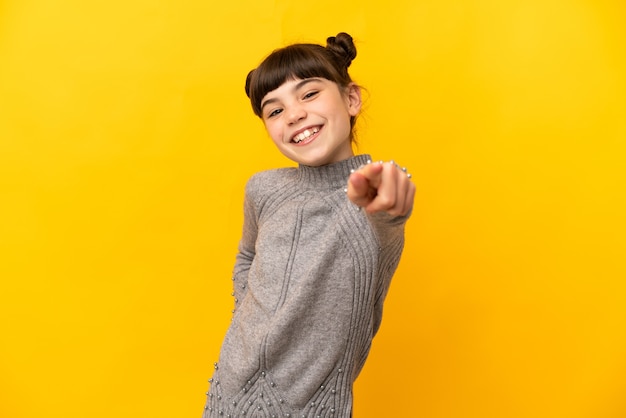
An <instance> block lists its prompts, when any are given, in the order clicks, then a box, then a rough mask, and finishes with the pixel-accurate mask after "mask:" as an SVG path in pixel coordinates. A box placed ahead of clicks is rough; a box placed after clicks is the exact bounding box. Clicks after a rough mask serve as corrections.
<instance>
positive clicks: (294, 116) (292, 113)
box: [287, 105, 306, 125]
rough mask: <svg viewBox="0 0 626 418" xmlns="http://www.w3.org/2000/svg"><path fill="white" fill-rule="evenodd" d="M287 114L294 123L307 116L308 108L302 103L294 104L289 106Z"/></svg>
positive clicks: (288, 119) (290, 122) (290, 121)
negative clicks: (301, 104)
mask: <svg viewBox="0 0 626 418" xmlns="http://www.w3.org/2000/svg"><path fill="white" fill-rule="evenodd" d="M287 116H288V118H287V121H288V123H289V124H290V125H293V124H295V123H298V122H299V121H301V120H302V119H304V118H306V110H305V109H304V107H302V106H300V105H293V106H291V107H289V109H288V114H287Z"/></svg>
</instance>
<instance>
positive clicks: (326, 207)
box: [203, 33, 415, 418]
mask: <svg viewBox="0 0 626 418" xmlns="http://www.w3.org/2000/svg"><path fill="white" fill-rule="evenodd" d="M355 57H356V48H355V46H354V43H353V41H352V38H351V37H350V35H348V34H346V33H340V34H338V35H337V36H336V37H330V38H328V40H327V45H326V47H323V46H321V45H314V44H294V45H291V46H288V47H285V48H282V49H278V50H276V51H274V52H273V53H272V54H271V55H269V56H268V57H267V58H266V59H265V60H264V61H263V62H262V63H261V64H260V65H259V67H258V68H256V69H254V70H252V71H251V72H250V73H249V74H248V78H247V80H246V94H247V95H248V97H249V98H250V102H251V104H252V109H253V110H254V113H255V114H256V115H257V116H259V117H260V118H261V120H262V121H263V123H264V125H265V128H266V130H267V132H268V134H269V136H270V137H271V139H272V141H273V142H274V144H275V145H276V146H277V147H278V149H279V150H280V151H281V152H282V153H283V154H284V155H285V156H286V157H287V158H289V159H290V160H292V161H294V162H296V163H298V167H297V168H283V169H277V170H269V171H265V172H261V173H258V174H256V175H254V176H253V177H252V178H251V179H250V180H249V181H248V184H247V185H246V192H245V203H244V225H243V236H242V238H241V242H240V245H239V252H238V254H237V258H236V264H235V268H234V272H233V281H234V293H233V295H234V297H235V310H234V315H233V319H232V323H231V325H230V328H229V329H228V332H227V334H226V337H225V339H224V342H223V345H222V349H221V354H220V361H219V363H215V372H214V375H213V378H212V379H210V380H209V382H210V383H211V388H210V390H209V392H208V393H207V394H208V398H207V403H206V405H205V411H204V415H203V417H204V418H208V417H235V416H247V417H259V418H261V417H263V418H265V417H294V418H295V417H335V418H347V417H350V416H351V415H352V386H353V383H354V381H355V379H356V377H357V376H358V374H359V372H360V371H361V368H362V367H363V364H364V362H365V359H366V357H367V355H368V352H369V349H370V345H371V342H372V338H373V337H374V335H375V334H376V331H377V330H378V327H379V325H380V321H381V317H382V308H383V301H384V299H385V296H386V294H387V290H388V288H389V283H390V280H391V277H392V275H393V273H394V271H395V269H396V267H397V265H398V262H399V260H400V255H401V253H402V247H403V244H404V225H405V222H406V220H407V218H408V216H409V214H410V212H411V208H412V206H413V197H414V194H415V186H414V185H413V183H412V182H411V181H410V174H407V173H406V169H401V168H399V167H398V166H397V165H396V164H395V163H393V162H390V163H382V162H377V163H372V162H371V161H370V157H369V156H367V155H357V156H355V155H354V154H353V151H352V140H353V132H352V131H353V127H354V123H355V120H356V117H357V115H358V114H359V111H360V109H361V91H360V88H359V86H357V85H356V84H355V83H354V82H353V81H352V80H351V78H350V76H349V74H348V67H349V66H350V63H351V62H352V60H353V59H354V58H355ZM361 208H364V210H360V209H361Z"/></svg>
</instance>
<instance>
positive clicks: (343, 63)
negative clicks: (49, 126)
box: [246, 32, 356, 127]
mask: <svg viewBox="0 0 626 418" xmlns="http://www.w3.org/2000/svg"><path fill="white" fill-rule="evenodd" d="M355 57H356V47H355V46H354V43H353V41H352V37H351V36H350V35H348V34H347V33H344V32H341V33H339V34H337V36H331V37H329V38H328V39H326V47H323V46H321V45H317V44H304V43H303V44H293V45H289V46H286V47H284V48H281V49H277V50H275V51H273V52H272V53H271V54H270V55H269V56H268V57H267V58H265V60H263V62H261V64H260V65H259V66H258V67H257V68H255V69H254V70H252V71H250V72H249V73H248V77H247V78H246V95H247V96H248V97H249V98H250V103H251V104H252V110H253V111H254V114H255V115H257V116H258V117H262V113H261V100H263V97H265V95H266V94H267V93H269V92H270V91H272V90H275V89H277V88H278V87H280V85H281V84H283V83H284V82H285V81H287V80H289V79H295V78H299V79H305V78H311V77H321V78H325V79H327V80H330V81H333V82H335V83H337V85H338V86H339V88H340V90H342V91H343V90H344V89H345V88H346V87H348V85H349V84H350V83H351V82H352V79H351V78H350V75H349V74H348V67H349V66H350V64H351V63H352V60H353V59H354V58H355ZM355 120H356V117H354V116H353V117H351V118H350V125H351V126H352V127H354V122H355Z"/></svg>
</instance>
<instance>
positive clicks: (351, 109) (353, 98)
mask: <svg viewBox="0 0 626 418" xmlns="http://www.w3.org/2000/svg"><path fill="white" fill-rule="evenodd" d="M346 103H347V105H348V113H349V114H350V116H356V115H358V114H359V112H360V111H361V88H360V87H359V86H358V85H356V84H355V83H350V84H349V85H348V87H347V89H346Z"/></svg>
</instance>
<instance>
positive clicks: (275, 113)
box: [267, 109, 283, 118]
mask: <svg viewBox="0 0 626 418" xmlns="http://www.w3.org/2000/svg"><path fill="white" fill-rule="evenodd" d="M282 111H283V109H274V110H272V111H271V112H270V113H268V115H267V117H268V118H272V117H274V116H276V115H278V114H280V113H281V112H282Z"/></svg>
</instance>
